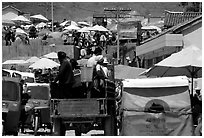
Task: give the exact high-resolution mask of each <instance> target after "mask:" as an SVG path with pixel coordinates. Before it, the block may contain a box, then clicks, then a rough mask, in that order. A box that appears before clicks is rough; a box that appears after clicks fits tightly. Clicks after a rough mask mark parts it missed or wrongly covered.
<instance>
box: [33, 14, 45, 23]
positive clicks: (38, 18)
mask: <svg viewBox="0 0 204 138" xmlns="http://www.w3.org/2000/svg"><path fill="white" fill-rule="evenodd" d="M30 18H32V19H35V20H40V21H45V22H48V21H49V20H48V19H47V18H45V17H44V16H43V15H41V14H37V15H33V16H31V17H30Z"/></svg>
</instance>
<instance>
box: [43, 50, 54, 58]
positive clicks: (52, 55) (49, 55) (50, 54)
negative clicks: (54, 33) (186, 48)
mask: <svg viewBox="0 0 204 138" xmlns="http://www.w3.org/2000/svg"><path fill="white" fill-rule="evenodd" d="M43 57H45V58H50V59H57V58H58V56H57V53H56V52H51V53H49V54H46V55H44V56H43Z"/></svg>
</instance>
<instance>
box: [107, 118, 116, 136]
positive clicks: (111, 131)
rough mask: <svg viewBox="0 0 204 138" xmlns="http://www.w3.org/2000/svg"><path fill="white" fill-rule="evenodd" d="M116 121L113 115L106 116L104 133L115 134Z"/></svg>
mask: <svg viewBox="0 0 204 138" xmlns="http://www.w3.org/2000/svg"><path fill="white" fill-rule="evenodd" d="M114 127H115V126H114V121H113V118H112V117H106V118H105V119H104V135H105V136H114V134H115V133H114Z"/></svg>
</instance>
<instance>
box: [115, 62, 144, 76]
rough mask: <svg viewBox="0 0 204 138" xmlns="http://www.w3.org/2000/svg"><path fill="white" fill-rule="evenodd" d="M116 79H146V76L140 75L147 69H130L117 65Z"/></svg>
mask: <svg viewBox="0 0 204 138" xmlns="http://www.w3.org/2000/svg"><path fill="white" fill-rule="evenodd" d="M114 68H115V79H136V78H146V77H144V76H139V74H140V73H142V72H144V71H145V70H146V69H144V68H137V67H130V66H126V65H115V67H114Z"/></svg>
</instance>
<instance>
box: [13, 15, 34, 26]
mask: <svg viewBox="0 0 204 138" xmlns="http://www.w3.org/2000/svg"><path fill="white" fill-rule="evenodd" d="M11 20H12V21H14V22H16V23H19V24H26V23H27V24H29V23H30V20H28V19H27V18H26V17H24V16H22V15H20V16H17V17H15V18H13V19H11Z"/></svg>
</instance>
